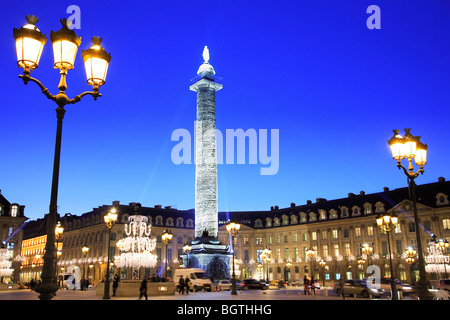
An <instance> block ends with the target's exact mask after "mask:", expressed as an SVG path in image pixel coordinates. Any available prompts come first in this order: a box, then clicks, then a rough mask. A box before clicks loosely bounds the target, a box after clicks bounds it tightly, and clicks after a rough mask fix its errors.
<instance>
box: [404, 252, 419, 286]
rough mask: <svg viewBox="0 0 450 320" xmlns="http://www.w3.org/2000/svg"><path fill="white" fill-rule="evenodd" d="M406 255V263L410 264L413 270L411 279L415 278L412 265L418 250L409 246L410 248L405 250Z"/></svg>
mask: <svg viewBox="0 0 450 320" xmlns="http://www.w3.org/2000/svg"><path fill="white" fill-rule="evenodd" d="M404 255H405V261H406V263H407V264H409V265H410V268H411V270H410V274H411V280H413V279H414V277H413V272H412V265H413V263H414V262H415V261H416V255H417V251H416V250H414V249H413V248H411V247H409V248H408V249H407V250H406V251H405V252H404Z"/></svg>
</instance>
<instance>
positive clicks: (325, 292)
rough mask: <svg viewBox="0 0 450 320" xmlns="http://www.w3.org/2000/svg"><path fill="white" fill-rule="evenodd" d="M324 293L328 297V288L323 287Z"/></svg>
mask: <svg viewBox="0 0 450 320" xmlns="http://www.w3.org/2000/svg"><path fill="white" fill-rule="evenodd" d="M323 295H324V296H325V297H328V289H323Z"/></svg>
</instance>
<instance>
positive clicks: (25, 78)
mask: <svg viewBox="0 0 450 320" xmlns="http://www.w3.org/2000/svg"><path fill="white" fill-rule="evenodd" d="M19 78H21V79H22V80H23V82H24V83H25V84H28V82H29V81H32V82H34V83H36V84H37V85H38V86H39V88H41V90H42V93H43V94H44V95H45V96H46V97H47V98H49V99H50V100H53V101H56V96H54V95H53V94H51V93H50V92H49V91H48V89H47V88H46V87H45V86H44V85H43V84H42V82H40V81H39V80H38V79H36V78H33V77H30V74H29V73H26V72H24V74H20V75H19Z"/></svg>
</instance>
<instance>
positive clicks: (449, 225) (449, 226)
mask: <svg viewBox="0 0 450 320" xmlns="http://www.w3.org/2000/svg"><path fill="white" fill-rule="evenodd" d="M442 229H444V230H450V219H442Z"/></svg>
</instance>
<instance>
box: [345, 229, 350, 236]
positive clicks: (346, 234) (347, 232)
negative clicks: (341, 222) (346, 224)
mask: <svg viewBox="0 0 450 320" xmlns="http://www.w3.org/2000/svg"><path fill="white" fill-rule="evenodd" d="M349 236H350V235H349V230H348V229H344V238H348V237H349Z"/></svg>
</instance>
